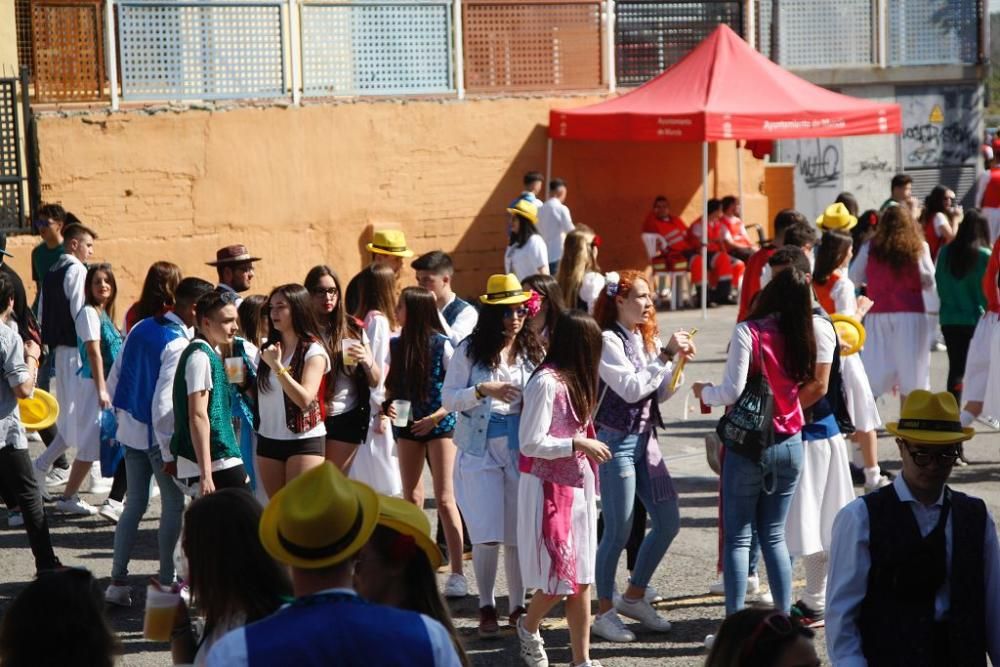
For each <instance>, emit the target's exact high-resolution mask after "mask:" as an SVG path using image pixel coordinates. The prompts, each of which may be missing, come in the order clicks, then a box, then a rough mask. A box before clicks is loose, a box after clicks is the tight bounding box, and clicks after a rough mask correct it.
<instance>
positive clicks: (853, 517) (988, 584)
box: [826, 475, 1000, 667]
mask: <svg viewBox="0 0 1000 667" xmlns="http://www.w3.org/2000/svg"><path fill="white" fill-rule="evenodd" d="M892 485H893V487H894V488H895V490H896V494H897V495H898V496H899V499H900V500H901V501H902V502H904V503H907V504H909V506H910V509H911V510H912V511H913V517H914V518H915V519H916V520H917V526H919V528H920V534H921V535H922V536H924V537H926V536H927V535H928V534H929V533H930V532H931V531H932V530H934V527H935V526H936V525H937V522H938V519H939V518H940V516H941V506H942V505H943V503H944V492H943V491H942V493H941V496H940V497H939V498H938V499H937V501H936V502H935V503H934V504H933V505H931V506H927V505H924V504H923V503H920V502H918V501H917V500H916V498H914V497H913V493H912V492H911V491H910V489H909V487H908V486H907V485H906V481H905V480H904V479H903V476H902V475H899V476H897V477H896V479H895V480H894V481H893V483H892ZM987 517H988V520H987V524H986V535H985V538H984V540H983V545H982V549H983V574H984V582H985V595H986V618H985V619H984V622H985V624H986V652H987V653H988V654H989V656H990V660H991V661H992V662H993V664H994V665H1000V548H998V547H997V531H996V524H995V522H994V520H993V516H992V515H990V514H989V513H988V512H987ZM868 539H869V518H868V507H867V506H866V505H865V502H864V500H862V499H861V498H857V499H855V500H854V501H852V502H851V503H850V504H849V505H847V506H845V507H844V508H843V509H842V510H840V512H839V513H838V514H837V518H836V520H834V522H833V543H832V545H831V547H830V575H829V579H828V580H827V584H826V645H827V652H828V653H829V655H830V660H831V661H832V662H833V664H834V667H867V664H868V663H867V661H866V660H865V657H864V654H863V653H862V651H861V631H860V630H859V628H858V619H859V616H860V613H861V602H862V600H864V598H865V594H866V593H867V592H868V573H869V571H870V570H871V565H872V561H871V553H870V551H869V543H868ZM944 540H945V558H946V561H947V568H948V571H949V572H950V571H951V557H952V515H951V514H949V516H948V520H947V522H946V523H945V526H944ZM967 546H968V547H969V548H971V549H974V548H977V545H967ZM950 608H951V590H950V584H949V582H948V580H945V583H944V584H943V585H942V586H941V588H940V589H939V590H938V591H937V594H936V595H935V597H934V618H935V620H941V619H942V618H944V616H945V614H946V612H947V611H948V610H949V609H950Z"/></svg>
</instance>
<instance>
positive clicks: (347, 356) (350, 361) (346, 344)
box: [340, 338, 358, 368]
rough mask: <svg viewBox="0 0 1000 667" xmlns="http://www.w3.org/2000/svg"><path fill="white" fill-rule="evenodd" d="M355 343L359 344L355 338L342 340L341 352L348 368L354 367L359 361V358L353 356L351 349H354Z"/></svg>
mask: <svg viewBox="0 0 1000 667" xmlns="http://www.w3.org/2000/svg"><path fill="white" fill-rule="evenodd" d="M355 345H358V341H356V340H354V339H353V338H342V339H341V340H340V354H341V356H342V357H343V359H344V366H346V367H347V368H353V367H354V366H355V365H356V364H357V363H358V360H357V359H355V358H354V357H352V356H351V350H353V349H354V346H355Z"/></svg>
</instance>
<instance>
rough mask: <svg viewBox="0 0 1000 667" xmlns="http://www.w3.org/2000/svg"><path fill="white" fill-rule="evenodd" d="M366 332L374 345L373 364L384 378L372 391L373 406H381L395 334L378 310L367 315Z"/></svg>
mask: <svg viewBox="0 0 1000 667" xmlns="http://www.w3.org/2000/svg"><path fill="white" fill-rule="evenodd" d="M365 330H366V331H367V333H368V340H370V341H371V344H372V363H374V364H375V365H376V366H378V369H379V372H380V373H381V374H382V378H381V379H380V380H379V382H378V386H376V387H374V388H373V389H372V391H371V403H372V406H381V405H382V401H384V400H385V378H386V376H387V375H389V341H390V340H391V339H392V337H393V332H392V330H391V329H390V328H389V319H388V318H387V317H386V316H385V315H383V314H382V313H380V312H379V311H377V310H373V311H370V312H369V313H368V314H367V315H365Z"/></svg>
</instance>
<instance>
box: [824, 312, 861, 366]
mask: <svg viewBox="0 0 1000 667" xmlns="http://www.w3.org/2000/svg"><path fill="white" fill-rule="evenodd" d="M830 319H831V320H833V328H834V329H836V330H837V337H838V338H839V339H840V342H841V344H843V345H846V346H847V349H841V351H840V356H842V357H847V356H850V355H852V354H854V353H856V352H857V351H858V350H860V349H861V348H862V347H864V346H865V325H863V324H861V322H859V321H858V320H856V319H854V318H853V317H850V316H848V315H831V316H830Z"/></svg>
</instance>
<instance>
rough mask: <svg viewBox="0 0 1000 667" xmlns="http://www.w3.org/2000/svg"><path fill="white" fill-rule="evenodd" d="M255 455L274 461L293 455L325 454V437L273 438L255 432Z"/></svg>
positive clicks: (284, 459) (286, 458) (283, 459)
mask: <svg viewBox="0 0 1000 667" xmlns="http://www.w3.org/2000/svg"><path fill="white" fill-rule="evenodd" d="M257 456H261V457H263V458H265V459H274V460H276V461H287V460H288V459H290V458H291V457H293V456H324V457H325V456H326V438H325V437H324V436H322V435H318V436H316V437H315V438H302V439H301V440H275V439H274V438H268V437H266V436H263V435H260V434H259V433H258V434H257Z"/></svg>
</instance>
